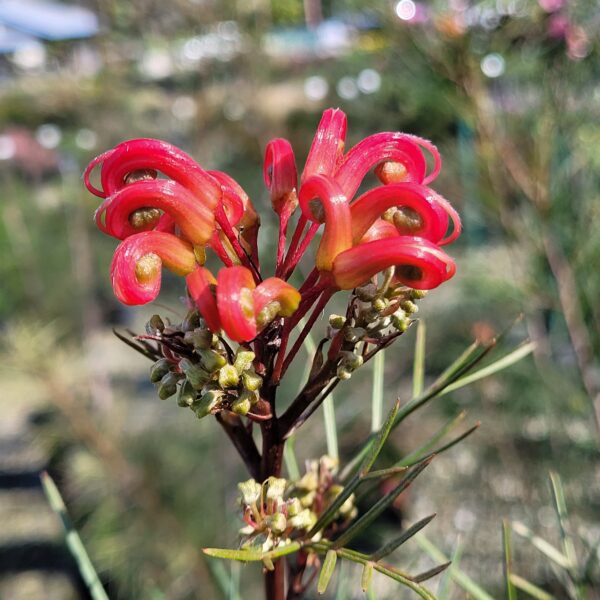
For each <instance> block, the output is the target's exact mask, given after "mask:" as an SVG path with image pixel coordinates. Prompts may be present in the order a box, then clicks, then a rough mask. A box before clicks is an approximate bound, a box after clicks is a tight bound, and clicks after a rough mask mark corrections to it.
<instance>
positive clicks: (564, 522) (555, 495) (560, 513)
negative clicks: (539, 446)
mask: <svg viewBox="0 0 600 600" xmlns="http://www.w3.org/2000/svg"><path fill="white" fill-rule="evenodd" d="M550 483H551V487H552V500H553V502H554V509H555V510H556V515H557V517H558V525H559V527H560V537H561V540H562V546H563V552H564V554H565V556H566V557H567V558H568V559H569V563H570V564H571V568H572V569H575V568H576V567H577V554H576V553H575V544H574V543H573V538H572V537H571V528H570V525H569V516H568V513H567V503H566V501H565V492H564V489H563V485H562V481H561V479H560V477H559V475H558V473H555V472H554V471H551V472H550Z"/></svg>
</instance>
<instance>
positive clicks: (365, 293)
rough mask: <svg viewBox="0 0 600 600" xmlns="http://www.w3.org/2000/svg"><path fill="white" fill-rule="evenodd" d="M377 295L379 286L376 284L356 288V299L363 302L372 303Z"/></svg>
mask: <svg viewBox="0 0 600 600" xmlns="http://www.w3.org/2000/svg"><path fill="white" fill-rule="evenodd" d="M376 294H377V286H376V285H375V284H374V283H367V284H366V285H361V286H360V287H357V288H356V297H357V298H358V299H359V300H362V301H363V302H371V301H372V300H373V298H375V295H376Z"/></svg>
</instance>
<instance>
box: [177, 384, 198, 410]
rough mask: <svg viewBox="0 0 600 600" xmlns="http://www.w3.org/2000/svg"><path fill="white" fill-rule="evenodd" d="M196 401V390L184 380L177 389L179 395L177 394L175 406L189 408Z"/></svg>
mask: <svg viewBox="0 0 600 600" xmlns="http://www.w3.org/2000/svg"><path fill="white" fill-rule="evenodd" d="M195 401H196V390H195V389H194V387H193V386H192V384H191V383H190V382H189V381H188V380H186V381H184V382H183V383H182V384H181V387H180V388H179V394H177V404H178V405H179V406H182V407H189V406H192V404H194V402H195Z"/></svg>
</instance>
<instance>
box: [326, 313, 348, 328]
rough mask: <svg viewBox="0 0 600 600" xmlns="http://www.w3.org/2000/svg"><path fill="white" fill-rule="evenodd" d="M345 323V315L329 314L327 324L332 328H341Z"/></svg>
mask: <svg viewBox="0 0 600 600" xmlns="http://www.w3.org/2000/svg"><path fill="white" fill-rule="evenodd" d="M345 324H346V317H343V316H342V315H329V325H331V327H333V328H334V329H341V328H342V327H343V326H344V325H345Z"/></svg>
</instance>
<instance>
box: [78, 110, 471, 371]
mask: <svg viewBox="0 0 600 600" xmlns="http://www.w3.org/2000/svg"><path fill="white" fill-rule="evenodd" d="M346 130H347V119H346V115H345V114H344V113H343V112H342V111H341V110H339V109H329V110H326V111H325V112H324V113H323V116H322V118H321V121H320V123H319V126H318V128H317V132H316V135H315V137H314V140H313V142H312V145H311V148H310V151H309V153H308V157H307V159H306V163H305V165H304V169H303V170H302V173H301V176H300V177H299V176H298V171H297V169H296V159H295V156H294V151H293V149H292V146H291V144H290V142H289V141H287V140H285V139H283V138H278V139H274V140H272V141H270V142H269V143H268V144H267V147H266V150H265V160H264V169H263V177H264V181H265V185H266V187H267V189H268V191H269V194H270V199H271V205H272V208H273V211H274V212H275V214H276V215H277V216H278V219H279V237H278V243H277V259H276V267H275V276H274V277H268V278H264V277H263V274H262V271H261V267H260V261H259V258H260V257H259V249H258V230H259V227H260V219H259V216H258V214H257V212H256V210H255V209H254V206H253V204H252V202H251V201H250V199H249V198H248V196H247V194H246V193H245V192H244V190H243V189H242V187H241V186H240V185H239V183H237V182H236V181H235V180H234V179H233V178H231V177H230V176H229V175H228V174H226V173H223V172H221V171H209V170H205V169H204V168H203V167H201V166H200V165H199V164H198V163H196V162H195V161H194V160H193V159H192V158H191V157H190V156H189V155H187V154H186V153H185V152H183V151H182V150H179V149H178V148H176V147H174V146H172V145H170V144H168V143H166V142H162V141H159V140H152V139H136V140H130V141H127V142H123V143H121V144H119V145H117V146H116V147H115V148H113V149H112V150H109V151H108V152H105V153H104V154H102V155H100V156H99V157H97V158H96V159H94V160H93V161H92V162H91V163H90V165H89V166H88V168H87V169H86V171H85V173H84V182H85V185H86V186H87V188H88V189H89V191H90V192H92V193H93V194H95V195H96V196H99V197H100V198H102V199H103V201H102V203H101V205H100V206H99V208H98V209H97V211H96V216H95V219H96V224H97V226H98V227H99V228H100V229H101V230H102V231H103V232H104V233H106V234H108V235H111V236H113V237H115V238H117V239H119V240H121V243H120V245H119V246H118V248H117V250H116V252H115V255H114V258H113V262H112V267H111V276H112V283H113V288H114V291H115V294H116V296H117V298H118V299H119V300H120V301H121V302H124V303H126V304H143V303H147V302H151V301H152V300H154V299H155V298H156V296H157V295H158V293H159V290H160V283H161V270H162V267H163V266H165V267H167V268H168V269H169V270H171V271H173V272H174V273H176V274H178V275H182V276H185V277H186V284H187V290H188V295H189V301H190V306H191V307H193V308H196V309H197V310H198V312H199V314H200V315H201V317H202V319H203V322H204V323H205V324H206V327H208V329H209V330H210V331H212V332H213V333H215V334H219V335H222V334H225V335H226V336H227V337H229V338H230V339H231V340H233V341H235V342H239V343H241V344H249V343H254V341H255V340H258V339H260V338H261V336H263V335H264V336H267V337H268V339H271V337H269V336H272V335H273V331H272V328H269V325H270V324H271V323H273V322H276V323H277V324H278V325H277V327H278V329H277V332H278V333H277V337H278V341H277V343H276V344H275V345H274V346H272V347H273V349H274V350H273V351H271V354H269V356H270V357H271V359H270V360H274V363H273V365H272V369H273V377H274V380H275V381H278V379H279V378H280V377H281V376H282V375H283V373H284V372H285V370H286V368H287V366H288V365H289V362H290V360H291V358H293V356H294V354H295V352H297V349H298V347H299V345H298V344H301V341H302V339H303V335H305V333H306V332H307V331H308V330H309V329H310V327H311V326H312V325H313V323H314V322H315V320H316V319H317V318H318V315H319V314H320V313H321V311H322V310H323V308H324V307H325V306H326V304H327V302H328V300H329V298H331V296H332V295H333V294H334V293H336V292H338V291H339V290H351V289H354V288H357V287H360V286H365V285H366V286H368V285H370V283H369V282H371V281H375V280H374V279H373V278H375V277H376V276H377V275H378V274H380V273H385V277H384V286H383V287H382V288H381V290H383V291H381V292H378V294H379V297H380V301H381V302H383V301H384V300H385V302H384V303H386V302H387V303H388V304H389V303H390V302H391V304H390V308H389V310H388V309H386V311H387V312H386V314H390V315H391V314H392V312H394V310H396V311H397V310H399V309H398V308H397V304H398V302H397V301H393V299H394V298H396V297H399V296H398V294H402V293H404V292H401V291H400V292H398V291H397V290H405V289H408V290H430V289H433V288H435V287H437V286H439V285H441V284H442V283H444V282H445V281H447V280H448V279H450V278H451V277H452V276H453V275H454V273H455V270H456V267H455V264H454V262H453V260H452V259H451V258H450V257H449V256H448V255H447V254H446V253H445V252H444V251H443V250H442V249H441V247H442V246H445V245H447V244H450V243H451V242H453V241H454V240H455V239H456V238H457V237H458V236H459V235H460V231H461V223H460V218H459V216H458V213H457V212H456V211H455V210H454V208H453V207H452V206H451V204H450V203H449V202H448V201H447V200H445V199H444V198H443V197H442V196H441V195H440V194H438V193H437V192H436V191H434V190H433V189H432V188H431V187H430V184H431V183H432V182H433V181H434V179H435V178H436V176H437V175H438V173H439V172H440V169H441V158H440V155H439V153H438V151H437V149H436V148H435V146H434V145H433V144H431V142H428V141H427V140H424V139H421V138H419V137H416V136H414V135H408V134H404V133H392V132H383V133H376V134H374V135H370V136H368V137H366V138H365V139H363V140H362V141H360V142H359V143H357V144H356V145H355V146H354V147H352V148H350V149H349V150H346ZM426 152H427V153H429V154H430V155H431V161H432V165H433V166H432V169H431V171H430V172H428V167H427V157H426ZM96 167H100V177H99V179H100V186H99V187H96V186H95V185H94V184H93V183H92V181H91V176H92V171H93V170H94V169H95V168H96ZM371 170H374V172H375V175H376V176H377V178H378V180H379V182H380V183H379V185H377V186H375V187H374V188H373V189H370V190H367V191H366V192H364V193H362V194H361V195H360V196H358V197H356V196H357V191H358V189H359V187H360V186H361V184H362V182H363V180H364V178H365V176H366V175H367V174H368V173H369V172H370V171H371ZM159 174H160V175H162V177H160V178H159ZM298 209H299V210H298ZM296 214H297V217H296V219H295V229H294V232H293V234H292V235H291V239H289V240H288V226H289V224H290V223H292V222H293V220H294V217H295V215H296ZM321 228H322V235H320V239H319V240H318V244H317V248H316V254H315V258H314V263H313V269H312V271H311V272H310V274H309V275H308V277H307V278H306V279H305V281H304V283H302V284H301V285H300V287H299V288H298V289H297V288H296V287H294V286H293V285H291V284H290V283H288V282H287V280H289V279H290V278H291V277H294V276H295V274H296V272H297V267H298V265H299V263H300V261H301V260H303V259H304V257H305V256H306V254H307V251H308V250H309V248H310V246H311V242H312V241H313V239H314V238H315V237H316V236H317V235H318V233H319V230H320V229H321ZM286 246H287V248H286ZM210 251H212V252H214V254H215V255H216V256H217V257H218V259H220V260H221V262H222V263H223V265H224V266H223V267H222V268H221V269H220V270H218V272H216V274H215V275H213V273H212V272H211V271H210V270H209V269H207V268H206V267H205V266H204V263H205V261H206V257H207V252H210ZM365 289H366V288H365ZM378 289H379V288H378ZM382 294H384V295H385V294H387V295H386V296H385V298H388V297H389V299H388V300H386V299H385V298H384V297H383V296H382ZM390 294H391V295H390ZM381 302H380V304H381ZM394 302H395V303H394ZM311 309H312V313H311V314H310V315H309V316H307V322H306V326H305V329H304V330H303V333H301V335H300V337H299V338H298V340H297V341H296V344H295V345H294V346H293V347H292V349H291V350H290V352H289V353H288V354H287V356H286V350H287V341H288V338H289V336H290V334H291V331H292V329H293V328H294V327H295V326H296V325H297V324H298V323H299V322H300V320H301V319H302V317H304V316H306V315H307V314H308V313H309V312H310V311H311ZM392 309H393V310H392ZM403 319H404V318H403V317H398V318H396V319H395V321H394V322H396V323H400V324H401V326H402V327H405V321H404V320H403ZM384 321H385V319H384ZM385 322H386V323H387V322H389V319H388V321H385ZM399 326H400V325H399ZM265 339H267V338H265ZM261 343H262V342H261ZM255 350H256V348H255ZM263 350H264V348H263ZM330 353H331V351H330ZM263 354H264V352H263ZM346 354H347V352H346ZM263 358H264V357H263ZM269 368H271V367H269ZM344 368H345V367H344Z"/></svg>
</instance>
